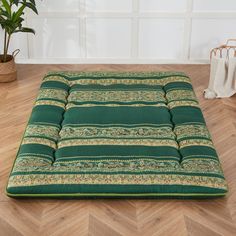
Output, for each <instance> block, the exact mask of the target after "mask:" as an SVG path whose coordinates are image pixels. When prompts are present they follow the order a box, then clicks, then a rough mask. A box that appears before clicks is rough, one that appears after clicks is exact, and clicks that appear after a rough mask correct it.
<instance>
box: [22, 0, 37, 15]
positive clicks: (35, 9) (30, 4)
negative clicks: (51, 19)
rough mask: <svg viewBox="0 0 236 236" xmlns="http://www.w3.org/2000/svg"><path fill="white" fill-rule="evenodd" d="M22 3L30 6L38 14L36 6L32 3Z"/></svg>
mask: <svg viewBox="0 0 236 236" xmlns="http://www.w3.org/2000/svg"><path fill="white" fill-rule="evenodd" d="M22 4H23V5H25V6H27V7H28V8H30V9H31V10H32V11H33V12H35V13H36V14H38V11H37V8H36V6H35V5H34V4H32V3H30V2H25V3H22Z"/></svg>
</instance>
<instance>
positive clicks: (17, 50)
mask: <svg viewBox="0 0 236 236" xmlns="http://www.w3.org/2000/svg"><path fill="white" fill-rule="evenodd" d="M19 52H20V49H16V50H15V51H13V52H12V56H13V57H14V58H15V57H16V56H17V55H18V53H19Z"/></svg>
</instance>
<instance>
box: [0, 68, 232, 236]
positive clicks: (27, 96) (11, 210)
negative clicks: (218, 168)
mask: <svg viewBox="0 0 236 236" xmlns="http://www.w3.org/2000/svg"><path fill="white" fill-rule="evenodd" d="M48 70H77V71H78V70H120V71H123V70H128V71H138V70H141V71H142V70H178V71H184V72H186V73H187V74H189V75H190V76H191V77H192V81H193V85H194V88H195V91H196V94H197V96H198V98H199V101H200V104H201V107H202V110H203V113H204V115H205V118H206V121H207V124H208V127H209V129H210V132H211V134H212V137H213V141H214V143H215V146H216V149H217V151H218V153H219V155H220V159H221V163H222V166H223V169H224V172H225V176H226V178H227V181H228V184H229V190H230V192H229V194H228V196H227V197H226V198H222V199H215V200H53V199H51V200H47V199H29V200H14V199H10V198H8V197H6V196H5V194H4V189H5V185H6V181H7V177H8V174H9V172H10V169H11V166H12V164H13V160H14V158H15V154H16V152H17V149H18V146H19V143H20V140H21V136H22V134H23V131H24V129H25V126H26V122H27V120H28V117H29V115H30V112H31V109H32V106H33V102H34V99H35V97H36V95H37V91H38V88H39V85H40V83H41V79H42V76H43V75H44V74H45V73H46V72H47V71H48ZM18 71H19V73H18V77H19V79H18V81H16V82H13V83H9V84H0V132H1V135H0V144H1V146H0V189H1V192H0V235H1V236H8V235H9V236H15V235H17V236H18V235H25V236H37V235H40V236H56V235H57V236H58V235H60V236H64V235H65V236H67V235H70V236H72V235H81V236H82V235H90V236H93V235H96V236H100V235H102V236H107V235H108V236H116V235H117V236H121V235H127V236H131V235H135V236H139V235H140V236H145V235H148V236H151V235H167V236H168V235H171V236H173V235H174V236H175V235H180V236H185V235H191V236H207V235H210V236H212V235H225V236H230V235H236V96H234V97H232V98H229V99H217V100H204V98H203V96H202V91H203V89H204V88H206V85H207V83H208V76H209V66H208V65H161V66H160V65H132V66H131V65H96V66H95V65H19V66H18Z"/></svg>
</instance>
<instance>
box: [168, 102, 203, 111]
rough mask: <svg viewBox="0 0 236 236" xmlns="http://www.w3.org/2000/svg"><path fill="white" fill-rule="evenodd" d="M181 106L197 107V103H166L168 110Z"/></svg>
mask: <svg viewBox="0 0 236 236" xmlns="http://www.w3.org/2000/svg"><path fill="white" fill-rule="evenodd" d="M181 106H190V107H199V104H198V102H197V101H173V102H169V103H168V107H169V109H172V108H175V107H181Z"/></svg>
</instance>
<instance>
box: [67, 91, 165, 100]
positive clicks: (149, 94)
mask: <svg viewBox="0 0 236 236" xmlns="http://www.w3.org/2000/svg"><path fill="white" fill-rule="evenodd" d="M68 101H69V102H73V101H75V102H89V101H96V102H136V101H140V102H160V101H161V102H165V101H166V100H165V97H164V92H163V91H162V90H156V91H148V90H144V91H142V90H136V91H128V90H126V91H119V90H118V91H116V90H113V91H97V90H90V91H72V92H71V93H70V95H69V97H68Z"/></svg>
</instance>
